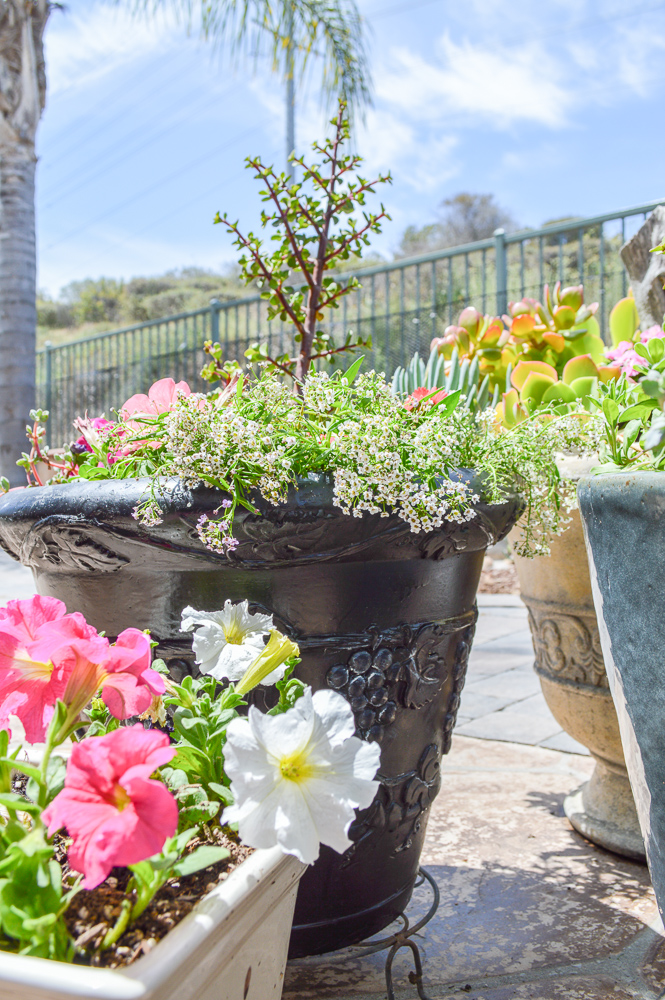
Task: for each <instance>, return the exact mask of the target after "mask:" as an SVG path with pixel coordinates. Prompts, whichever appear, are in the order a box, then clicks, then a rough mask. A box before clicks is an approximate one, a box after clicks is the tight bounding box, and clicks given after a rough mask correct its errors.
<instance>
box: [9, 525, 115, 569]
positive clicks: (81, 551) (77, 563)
mask: <svg viewBox="0 0 665 1000" xmlns="http://www.w3.org/2000/svg"><path fill="white" fill-rule="evenodd" d="M91 527H92V528H93V529H94V527H95V526H94V525H92V526H90V525H87V524H81V525H80V526H79V525H77V524H72V523H71V520H70V522H69V524H62V523H57V522H56V523H53V521H52V519H51V518H48V519H46V520H45V521H42V522H38V523H37V524H36V525H35V526H34V528H33V529H32V530H31V531H30V533H29V534H28V536H27V538H26V539H25V541H24V543H23V546H22V551H21V561H22V562H23V563H24V564H25V565H27V566H30V567H35V566H38V565H39V564H40V563H49V564H50V565H52V566H58V567H61V568H63V569H74V570H83V571H84V572H87V573H115V572H116V571H117V570H119V569H122V567H123V566H125V565H126V564H127V563H128V562H129V559H127V558H126V557H125V556H122V555H119V554H118V553H117V552H113V551H111V549H109V548H107V547H106V546H105V545H102V544H101V542H97V541H95V540H94V539H93V538H91V537H90V528H91Z"/></svg>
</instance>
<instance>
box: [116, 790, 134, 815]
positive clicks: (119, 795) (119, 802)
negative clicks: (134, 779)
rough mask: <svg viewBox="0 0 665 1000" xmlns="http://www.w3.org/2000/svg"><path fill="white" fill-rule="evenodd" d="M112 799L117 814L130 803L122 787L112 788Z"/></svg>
mask: <svg viewBox="0 0 665 1000" xmlns="http://www.w3.org/2000/svg"><path fill="white" fill-rule="evenodd" d="M113 799H114V801H115V807H116V809H117V810H118V812H122V810H123V809H126V808H127V806H128V805H129V804H130V803H131V801H132V800H131V799H130V797H129V795H128V794H127V792H126V791H125V789H124V788H123V787H122V785H118V784H117V785H115V786H114V788H113Z"/></svg>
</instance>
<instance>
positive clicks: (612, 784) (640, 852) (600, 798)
mask: <svg viewBox="0 0 665 1000" xmlns="http://www.w3.org/2000/svg"><path fill="white" fill-rule="evenodd" d="M563 811H564V812H565V814H566V816H567V818H568V821H569V822H570V824H571V826H572V827H573V828H574V829H575V830H577V832H578V833H581V834H582V836H583V837H586V838H587V840H591V841H593V843H594V844H599V845H600V847H604V848H606V849H607V850H608V851H613V852H614V854H621V855H622V856H623V857H625V858H630V859H631V860H632V861H639V862H641V863H642V864H646V853H645V850H644V841H643V839H642V833H641V831H640V825H639V822H638V819H637V812H636V811H635V804H634V802H633V795H632V792H631V788H630V784H629V782H628V777H627V775H626V776H624V775H622V774H619V773H617V772H616V771H614V770H610V769H609V768H608V767H605V766H604V765H603V764H602V763H601V761H597V763H596V768H595V770H594V772H593V774H592V775H591V778H590V779H589V781H587V782H585V784H584V785H582V786H581V787H580V788H578V789H577V791H575V792H571V794H570V795H567V796H566V798H565V799H564V802H563Z"/></svg>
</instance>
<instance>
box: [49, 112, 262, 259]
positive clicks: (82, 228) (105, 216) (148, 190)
mask: <svg viewBox="0 0 665 1000" xmlns="http://www.w3.org/2000/svg"><path fill="white" fill-rule="evenodd" d="M265 124H266V122H265V121H263V122H261V123H260V124H259V125H254V126H253V127H252V128H250V129H247V130H246V131H245V132H241V133H240V134H239V135H237V136H235V137H234V138H233V139H231V140H229V141H228V142H224V143H222V144H221V145H219V146H215V148H214V149H211V150H210V151H209V152H208V153H206V154H205V156H197V157H196V159H194V160H191V161H190V162H189V163H187V164H185V166H184V167H180V168H179V169H178V170H175V171H173V173H171V174H168V175H167V176H166V177H163V178H162V179H161V180H160V181H156V182H155V183H153V184H151V185H150V187H147V188H144V189H143V190H142V191H139V192H138V193H137V194H134V195H132V197H131V198H127V199H126V200H125V201H123V202H120V204H119V205H114V206H113V208H110V209H109V210H108V211H107V212H103V213H102V214H101V215H98V216H97V217H96V218H94V219H91V220H90V222H88V223H86V225H85V226H79V227H78V229H73V230H72V231H71V232H69V233H67V234H66V235H65V236H62V237H61V238H60V239H59V240H56V241H55V242H54V243H51V244H50V245H49V246H47V247H46V250H53V248H54V247H57V246H60V244H61V243H66V242H67V241H68V240H70V239H71V238H72V237H73V236H78V235H79V233H84V232H86V230H88V229H90V228H91V226H94V225H96V224H97V223H98V222H102V221H103V220H104V219H108V218H109V216H111V215H115V213H116V212H119V211H121V210H122V209H123V208H126V207H127V205H131V204H133V203H134V202H135V201H138V200H139V199H140V198H143V197H145V195H147V194H151V193H152V192H153V191H154V190H155V188H158V187H162V186H163V185H164V184H168V182H169V181H172V180H174V179H175V178H176V177H180V176H182V174H184V173H187V171H188V170H191V169H192V167H195V166H198V164H200V163H204V162H205V161H206V160H209V159H211V157H213V156H216V155H217V154H218V153H221V152H223V151H224V150H226V149H229V148H230V147H231V146H233V145H235V143H236V142H239V141H240V139H244V138H245V137H246V136H248V135H251V134H252V133H253V132H256V131H258V130H259V129H261V128H263V126H264V125H265Z"/></svg>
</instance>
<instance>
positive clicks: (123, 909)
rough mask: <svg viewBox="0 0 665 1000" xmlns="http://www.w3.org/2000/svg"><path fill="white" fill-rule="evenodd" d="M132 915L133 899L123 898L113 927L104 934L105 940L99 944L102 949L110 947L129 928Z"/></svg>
mask: <svg viewBox="0 0 665 1000" xmlns="http://www.w3.org/2000/svg"><path fill="white" fill-rule="evenodd" d="M131 916H132V901H131V899H123V901H122V903H121V904H120V914H119V916H118V919H117V920H116V922H115V924H114V925H113V927H111V928H110V929H109V930H108V931H107V932H106V935H105V936H104V940H103V941H102V943H101V945H100V946H99V950H100V951H104V950H105V949H106V948H110V947H111V945H112V944H115V943H116V941H117V940H118V938H121V937H122V935H123V934H124V933H125V931H126V930H127V925H128V924H129V919H130V917H131Z"/></svg>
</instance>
